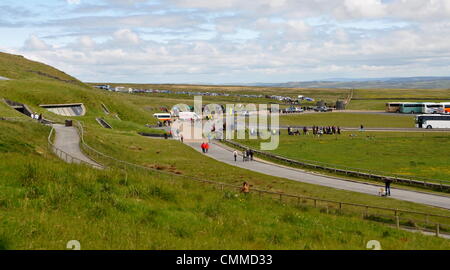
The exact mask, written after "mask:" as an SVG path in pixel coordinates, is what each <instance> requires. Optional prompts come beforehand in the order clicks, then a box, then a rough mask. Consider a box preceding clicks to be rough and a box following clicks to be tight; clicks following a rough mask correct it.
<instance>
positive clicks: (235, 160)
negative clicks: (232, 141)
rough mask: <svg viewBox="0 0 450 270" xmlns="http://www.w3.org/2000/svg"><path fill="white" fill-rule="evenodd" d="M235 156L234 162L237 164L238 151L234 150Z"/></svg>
mask: <svg viewBox="0 0 450 270" xmlns="http://www.w3.org/2000/svg"><path fill="white" fill-rule="evenodd" d="M233 156H234V162H237V157H238V152H237V151H236V150H234V152H233Z"/></svg>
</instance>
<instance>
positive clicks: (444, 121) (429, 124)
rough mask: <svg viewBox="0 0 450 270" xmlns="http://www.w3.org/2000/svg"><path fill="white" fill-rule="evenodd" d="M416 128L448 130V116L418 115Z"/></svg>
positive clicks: (449, 116) (449, 124)
mask: <svg viewBox="0 0 450 270" xmlns="http://www.w3.org/2000/svg"><path fill="white" fill-rule="evenodd" d="M416 127H417V128H426V129H432V128H450V115H436V114H432V115H429V114H428V115H418V116H417V117H416Z"/></svg>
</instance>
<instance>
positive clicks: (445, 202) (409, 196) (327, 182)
mask: <svg viewBox="0 0 450 270" xmlns="http://www.w3.org/2000/svg"><path fill="white" fill-rule="evenodd" d="M187 145H189V146H191V147H193V148H194V149H196V150H197V151H199V152H201V148H200V142H190V143H187ZM208 155H209V156H210V157H212V158H214V159H216V160H218V161H221V162H223V163H227V164H230V165H233V166H237V167H240V168H244V169H248V170H251V171H255V172H259V173H263V174H267V175H272V176H276V177H283V178H287V179H291V180H294V181H298V182H304V183H309V184H314V185H320V186H327V187H332V188H336V189H341V190H349V191H355V192H360V193H365V194H370V195H374V196H378V191H379V190H380V186H377V185H373V184H365V183H358V182H353V181H347V180H343V179H338V178H333V177H327V176H323V175H319V174H313V173H309V172H305V171H302V170H299V169H294V168H288V167H285V166H280V165H277V164H273V163H270V162H266V161H261V160H258V161H253V162H242V158H241V159H240V160H239V159H238V162H234V158H233V155H232V150H231V149H229V148H228V147H225V146H222V145H219V144H213V145H212V147H211V149H210V150H209V153H208ZM391 195H392V196H391V197H392V198H395V199H399V200H404V201H410V202H416V203H421V204H426V205H431V206H437V207H442V208H447V209H450V197H445V196H439V195H434V194H429V193H422V192H414V191H408V190H402V189H396V188H392V189H391Z"/></svg>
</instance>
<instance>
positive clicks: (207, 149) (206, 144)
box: [205, 143, 209, 153]
mask: <svg viewBox="0 0 450 270" xmlns="http://www.w3.org/2000/svg"><path fill="white" fill-rule="evenodd" d="M208 151H209V143H205V152H206V153H208Z"/></svg>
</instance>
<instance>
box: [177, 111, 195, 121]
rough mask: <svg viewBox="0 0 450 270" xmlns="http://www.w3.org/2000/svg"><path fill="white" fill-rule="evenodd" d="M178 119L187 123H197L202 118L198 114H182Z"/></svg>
mask: <svg viewBox="0 0 450 270" xmlns="http://www.w3.org/2000/svg"><path fill="white" fill-rule="evenodd" d="M178 118H179V119H180V120H186V121H191V120H194V121H197V120H200V119H201V118H200V116H198V114H196V113H195V112H180V113H179V114H178Z"/></svg>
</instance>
